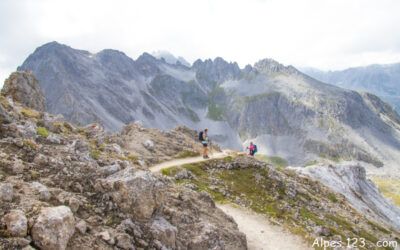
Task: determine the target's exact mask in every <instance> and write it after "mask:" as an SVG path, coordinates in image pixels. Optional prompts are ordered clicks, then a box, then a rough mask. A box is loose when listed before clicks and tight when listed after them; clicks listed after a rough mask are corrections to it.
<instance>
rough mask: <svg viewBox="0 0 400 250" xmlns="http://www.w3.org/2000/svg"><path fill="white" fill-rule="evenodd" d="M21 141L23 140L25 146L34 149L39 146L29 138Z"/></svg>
mask: <svg viewBox="0 0 400 250" xmlns="http://www.w3.org/2000/svg"><path fill="white" fill-rule="evenodd" d="M23 142H24V145H25V146H28V147H30V148H31V149H35V150H37V149H39V146H38V145H37V144H36V143H35V142H34V141H31V140H24V141H23Z"/></svg>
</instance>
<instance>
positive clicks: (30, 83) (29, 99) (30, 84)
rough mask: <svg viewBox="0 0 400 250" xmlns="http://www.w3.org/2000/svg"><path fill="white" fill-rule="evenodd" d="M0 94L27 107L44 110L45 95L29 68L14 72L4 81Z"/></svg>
mask: <svg viewBox="0 0 400 250" xmlns="http://www.w3.org/2000/svg"><path fill="white" fill-rule="evenodd" d="M1 95H2V96H5V97H10V98H11V99H13V100H14V101H16V102H20V103H21V104H22V105H24V106H25V107H28V108H32V109H35V110H38V111H42V112H43V111H46V97H45V95H44V92H43V89H42V88H41V86H40V84H39V82H38V80H37V79H36V78H35V76H34V75H33V73H32V72H31V71H29V70H26V71H20V72H15V73H12V74H11V75H10V77H9V78H8V79H6V81H5V82H4V86H3V89H2V90H1Z"/></svg>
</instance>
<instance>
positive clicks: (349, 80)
mask: <svg viewBox="0 0 400 250" xmlns="http://www.w3.org/2000/svg"><path fill="white" fill-rule="evenodd" d="M302 71H303V72H305V73H306V74H308V75H310V76H312V77H314V78H315V79H318V80H320V81H322V82H328V83H331V84H335V85H337V86H339V87H343V88H347V89H353V90H363V91H368V92H370V93H373V94H375V95H377V96H379V97H380V98H382V99H383V100H384V101H386V102H388V103H389V104H390V105H392V106H393V107H394V108H395V110H396V111H397V113H399V111H400V63H394V64H384V65H380V64H374V65H369V66H365V67H354V68H348V69H345V70H337V71H322V70H318V69H315V68H303V69H302Z"/></svg>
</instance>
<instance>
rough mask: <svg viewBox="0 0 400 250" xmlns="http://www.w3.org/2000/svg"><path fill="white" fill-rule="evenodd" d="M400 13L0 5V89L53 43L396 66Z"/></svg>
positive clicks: (347, 7)
mask: <svg viewBox="0 0 400 250" xmlns="http://www.w3.org/2000/svg"><path fill="white" fill-rule="evenodd" d="M399 13H400V1H399V0H243V1H239V0H210V1H206V0H198V1H192V0H140V1H134V0H126V1H123V0H112V1H111V0H110V1H103V0H93V1H92V0H65V1H59V0H1V1H0V85H2V83H3V81H4V80H3V79H5V78H6V77H7V76H8V75H9V74H10V73H11V72H12V71H14V70H15V69H16V67H17V66H19V65H21V64H22V63H23V61H24V60H25V59H26V57H27V56H28V55H29V54H30V53H32V52H33V51H34V49H35V48H36V47H38V46H40V45H42V44H44V43H47V42H51V41H58V42H60V43H63V44H67V45H69V46H71V47H73V48H77V49H84V50H89V51H90V52H93V53H96V52H98V51H100V50H102V49H105V48H112V49H117V50H121V51H123V52H125V53H126V54H127V55H128V56H130V57H132V58H133V59H136V58H137V57H138V56H139V55H140V54H142V53H143V52H153V51H156V50H167V51H170V52H171V53H172V54H174V55H176V56H183V57H184V58H186V60H188V61H189V62H193V61H194V60H196V59H197V58H201V59H206V58H215V57H217V56H221V57H223V58H224V59H225V60H227V61H236V62H238V63H239V65H240V66H241V67H244V66H245V65H246V64H254V63H255V62H256V61H258V60H259V59H262V58H266V57H268V58H273V59H275V60H277V61H279V62H281V63H283V64H285V65H289V64H292V65H294V66H297V67H305V66H311V67H316V68H320V69H325V70H328V69H330V70H334V69H344V68H347V67H351V66H361V65H368V64H373V63H393V62H400V14H399Z"/></svg>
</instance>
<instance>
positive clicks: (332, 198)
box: [328, 193, 338, 203]
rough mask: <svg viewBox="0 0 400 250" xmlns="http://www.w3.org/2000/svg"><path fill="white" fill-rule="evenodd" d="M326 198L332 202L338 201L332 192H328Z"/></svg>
mask: <svg viewBox="0 0 400 250" xmlns="http://www.w3.org/2000/svg"><path fill="white" fill-rule="evenodd" d="M328 199H329V200H331V201H332V202H334V203H336V202H338V200H337V198H336V195H335V194H334V193H329V194H328Z"/></svg>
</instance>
